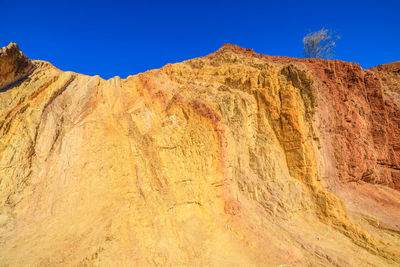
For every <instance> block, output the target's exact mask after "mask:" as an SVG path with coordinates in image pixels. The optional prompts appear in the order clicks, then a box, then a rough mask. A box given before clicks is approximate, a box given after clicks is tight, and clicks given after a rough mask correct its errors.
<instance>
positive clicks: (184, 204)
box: [0, 44, 400, 266]
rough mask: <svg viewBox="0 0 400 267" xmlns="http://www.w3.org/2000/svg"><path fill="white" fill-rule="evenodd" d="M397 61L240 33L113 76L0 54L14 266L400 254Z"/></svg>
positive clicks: (371, 258)
mask: <svg viewBox="0 0 400 267" xmlns="http://www.w3.org/2000/svg"><path fill="white" fill-rule="evenodd" d="M399 69H400V63H399V62H397V63H392V64H387V65H383V66H378V67H375V68H372V69H370V70H363V69H362V68H361V67H360V66H358V65H357V64H354V63H349V62H341V61H337V60H329V61H328V60H316V59H295V58H284V57H271V56H266V55H260V54H256V53H254V52H253V51H252V50H248V49H243V48H240V47H237V46H234V45H224V46H223V47H222V48H221V49H219V50H218V51H217V52H215V53H213V54H211V55H208V56H206V57H203V58H196V59H192V60H188V61H185V62H182V63H177V64H168V65H166V66H164V67H163V68H161V69H159V70H151V71H147V72H145V73H141V74H138V75H135V76H130V77H128V78H127V79H120V78H119V77H114V78H112V79H109V80H103V79H101V78H100V77H99V76H95V77H89V76H85V75H81V74H77V73H72V72H63V71H60V70H58V69H57V68H55V67H54V66H52V65H51V64H49V63H47V62H43V61H37V60H29V59H28V58H26V57H25V56H24V55H23V54H22V53H21V52H20V51H19V49H18V47H17V46H16V45H15V44H10V45H9V46H8V47H5V48H3V49H2V50H0V265H1V266H116V265H120V266H279V265H285V266H286V265H289V266H398V265H399V264H400V192H399V191H400V72H399Z"/></svg>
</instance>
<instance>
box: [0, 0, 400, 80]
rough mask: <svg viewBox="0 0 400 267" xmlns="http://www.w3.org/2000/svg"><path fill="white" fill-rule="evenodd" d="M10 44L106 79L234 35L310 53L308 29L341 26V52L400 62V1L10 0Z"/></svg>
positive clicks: (287, 51)
mask: <svg viewBox="0 0 400 267" xmlns="http://www.w3.org/2000/svg"><path fill="white" fill-rule="evenodd" d="M0 14H1V15H0V18H1V19H0V46H1V47H2V46H5V45H7V44H8V43H9V42H16V43H17V44H18V45H19V47H20V48H21V50H22V51H23V52H24V53H25V54H26V55H27V56H28V57H30V58H32V59H42V60H47V61H50V62H51V63H52V64H53V65H55V66H56V67H58V68H60V69H62V70H71V71H75V72H79V73H84V74H88V75H95V74H99V75H100V76H101V77H103V78H110V77H113V76H116V75H118V76H121V77H123V78H125V77H126V76H128V75H131V74H136V73H139V72H143V71H146V70H148V69H154V68H160V67H162V66H163V65H165V64H167V63H174V62H180V61H183V60H186V59H190V58H194V57H200V56H204V55H207V54H209V53H212V52H214V51H215V50H217V49H218V48H219V47H221V46H222V44H224V43H233V44H237V45H239V46H242V47H246V48H253V49H254V50H255V51H256V52H258V53H263V54H268V55H280V56H291V57H302V43H301V40H302V37H303V36H304V35H305V34H307V33H308V32H310V31H315V30H318V29H320V28H322V27H325V28H329V29H333V30H336V31H337V32H338V33H339V34H340V35H341V36H342V39H341V40H339V41H338V43H337V49H336V58H338V59H341V60H346V61H353V62H357V63H359V64H360V65H361V66H362V67H363V68H369V67H372V66H375V65H378V64H383V63H387V62H392V61H398V60H400V0H391V1H385V0H381V1H369V0H364V1H351V0H347V1H341V0H338V1H323V0H320V1H304V0H303V1H290V0H286V1H284V0H281V1H279V0H274V1H253V0H245V1H244V0H243V1H235V0H230V1H217V0H215V1H207V0H203V1H191V0H187V1H172V0H170V1H151V0H142V1H119V0H113V1H101V0H98V1H85V0H81V1H76V0H70V1H64V0H60V1H58V0H53V1H40V0H38V1H34V0H30V1H24V0H19V1H17V0H0Z"/></svg>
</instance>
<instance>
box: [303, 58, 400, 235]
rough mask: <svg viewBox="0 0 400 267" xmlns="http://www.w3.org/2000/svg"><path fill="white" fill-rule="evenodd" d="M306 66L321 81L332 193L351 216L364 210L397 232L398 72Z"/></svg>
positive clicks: (399, 222) (327, 63)
mask: <svg viewBox="0 0 400 267" xmlns="http://www.w3.org/2000/svg"><path fill="white" fill-rule="evenodd" d="M397 66H398V65H397ZM307 67H308V68H309V69H310V70H311V71H312V72H313V74H314V75H315V77H316V78H317V79H318V80H319V83H320V84H319V85H318V88H319V89H318V90H317V93H318V99H319V109H320V111H321V112H318V116H319V118H320V126H319V129H320V132H321V137H322V138H321V140H322V146H323V147H325V149H326V151H329V154H331V155H330V157H327V158H329V159H331V162H330V164H331V167H330V169H329V168H327V169H326V174H327V176H326V180H327V183H328V185H329V186H330V189H331V190H332V191H333V192H335V193H336V194H338V195H339V196H340V197H341V198H342V200H344V202H345V204H346V206H347V207H348V209H349V211H350V212H355V213H359V212H366V213H368V214H370V215H371V216H373V217H376V220H377V221H378V222H380V224H381V225H382V227H387V228H390V229H393V230H395V231H399V230H400V228H399V227H400V220H399V219H397V218H400V203H399V198H398V192H399V191H400V181H399V178H400V149H399V147H400V120H399V118H400V117H399V115H400V102H399V98H398V95H399V93H400V90H399V89H400V87H399V86H398V84H397V86H396V85H395V84H394V83H393V82H389V81H392V80H393V79H396V80H397V81H398V77H399V76H398V71H391V72H388V71H386V69H385V68H383V69H382V70H381V71H380V70H379V69H378V68H373V69H371V70H363V69H362V68H361V67H359V66H358V65H357V64H353V63H347V62H340V61H324V62H320V63H319V64H315V63H312V64H307ZM395 77H396V78H395ZM389 83H390V85H389ZM390 86H391V87H390ZM324 143H325V144H324ZM393 215H396V216H394V217H393Z"/></svg>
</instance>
